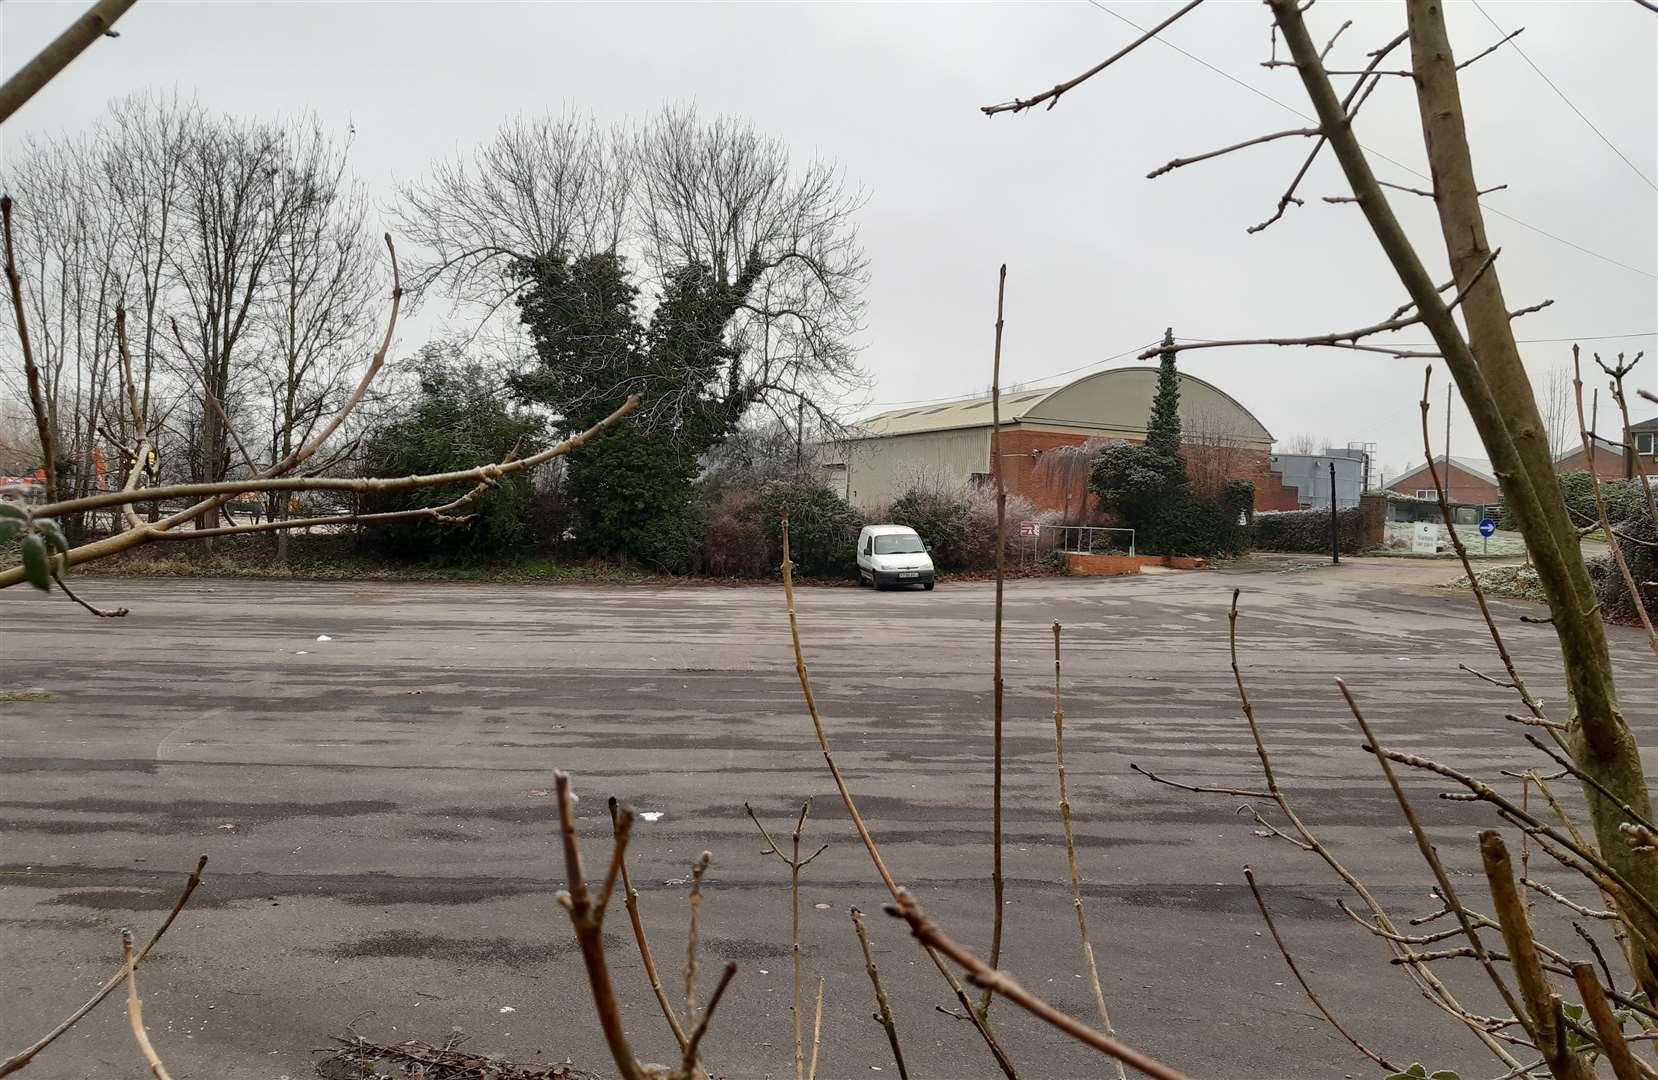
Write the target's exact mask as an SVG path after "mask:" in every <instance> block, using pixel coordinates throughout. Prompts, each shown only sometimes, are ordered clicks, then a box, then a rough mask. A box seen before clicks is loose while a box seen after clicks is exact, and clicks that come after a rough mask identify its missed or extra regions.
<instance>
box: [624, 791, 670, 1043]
mask: <svg viewBox="0 0 1658 1080" xmlns="http://www.w3.org/2000/svg"><path fill="white" fill-rule="evenodd" d="M610 823H611V828H612V830H613V831H614V832H615V834H616V841H617V842H618V843H620V842H621V839H622V830H621V819H620V816H619V815H618V813H617V804H616V797H615V796H614V795H613V796H611V798H610ZM616 858H617V864H618V867H619V869H620V870H621V872H622V904H623V906H625V907H626V908H627V913H628V921H629V922H630V923H632V924H633V940H634V942H635V944H637V945H638V946H639V960H640V962H641V963H642V964H644V966H645V977H646V978H647V979H649V980H650V984H651V993H653V994H655V995H656V1004H657V1006H658V1007H659V1008H661V1010H662V1016H663V1018H664V1019H666V1020H667V1021H668V1027H670V1028H671V1029H673V1033H674V1042H676V1043H678V1044H679V1048H680V1049H681V1050H684V1049H685V1041H686V1036H685V1029H684V1028H683V1027H681V1026H680V1023H679V1017H677V1016H675V1015H674V1010H673V1006H671V1005H669V1004H668V995H667V993H666V992H665V991H664V990H663V989H662V980H661V979H660V978H659V977H658V976H657V974H656V963H655V961H653V960H652V959H651V946H650V942H649V941H648V940H647V939H646V937H645V921H644V919H643V918H642V917H641V916H640V914H639V894H638V893H637V892H635V891H634V888H633V879H632V878H631V877H629V876H628V864H627V852H626V850H625V849H624V850H622V851H620V852H618V854H617V857H616Z"/></svg>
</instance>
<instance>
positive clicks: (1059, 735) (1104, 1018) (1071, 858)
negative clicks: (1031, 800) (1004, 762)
mask: <svg viewBox="0 0 1658 1080" xmlns="http://www.w3.org/2000/svg"><path fill="white" fill-rule="evenodd" d="M1060 631H1061V627H1060V625H1059V623H1057V622H1056V623H1054V758H1055V760H1056V761H1057V763H1058V768H1059V821H1060V824H1061V825H1062V826H1064V830H1065V861H1066V862H1067V863H1069V864H1070V868H1071V905H1072V906H1073V907H1074V908H1076V912H1077V931H1078V932H1079V933H1080V934H1081V935H1082V959H1083V962H1084V963H1085V964H1086V965H1087V967H1088V985H1089V988H1090V989H1092V990H1093V992H1094V1006H1095V1007H1096V1008H1098V1009H1099V1011H1100V1027H1101V1028H1102V1029H1103V1030H1104V1031H1105V1033H1106V1034H1107V1035H1109V1036H1111V1037H1112V1038H1113V1039H1114V1038H1116V1037H1117V1032H1116V1029H1115V1028H1113V1027H1112V1026H1111V1012H1110V1010H1108V1009H1107V1008H1106V1006H1105V990H1104V989H1103V988H1102V987H1101V986H1100V970H1099V966H1098V965H1097V964H1095V963H1094V944H1093V942H1091V941H1089V940H1088V915H1087V914H1086V913H1085V912H1084V911H1083V907H1082V873H1081V871H1080V870H1079V869H1078V868H1077V844H1076V837H1075V834H1074V830H1073V829H1072V826H1071V799H1070V795H1069V793H1068V792H1067V790H1066V785H1065V710H1064V708H1063V707H1062V705H1061V702H1060V694H1059V689H1060V682H1059V635H1060ZM1147 775H1148V776H1149V775H1151V774H1150V773H1147ZM1114 1064H1115V1065H1116V1066H1117V1076H1118V1077H1119V1078H1123V1080H1126V1076H1127V1074H1126V1073H1124V1072H1123V1063H1122V1062H1121V1061H1115V1062H1114Z"/></svg>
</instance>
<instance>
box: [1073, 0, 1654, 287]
mask: <svg viewBox="0 0 1658 1080" xmlns="http://www.w3.org/2000/svg"><path fill="white" fill-rule="evenodd" d="M1088 2H1089V3H1090V4H1092V5H1093V6H1094V7H1097V8H1099V9H1100V10H1101V11H1103V12H1105V13H1106V14H1107V15H1110V16H1111V17H1112V18H1114V19H1117V20H1119V21H1120V22H1124V23H1127V24H1128V25H1129V26H1132V27H1134V29H1136V30H1139V31H1140V32H1141V33H1145V28H1144V27H1143V26H1141V25H1140V24H1139V23H1137V22H1135V21H1134V20H1133V19H1130V18H1129V17H1128V16H1126V15H1122V14H1119V13H1118V12H1116V11H1113V10H1112V9H1111V8H1108V7H1106V6H1105V5H1104V4H1102V3H1100V0H1088ZM1156 40H1157V41H1158V42H1159V43H1160V44H1163V45H1167V46H1168V47H1169V48H1171V49H1173V50H1174V51H1175V52H1177V53H1179V54H1180V55H1181V56H1184V57H1186V58H1187V59H1188V60H1193V61H1195V62H1197V63H1199V64H1202V65H1203V66H1204V67H1206V68H1208V69H1209V70H1210V71H1213V72H1214V73H1215V74H1216V75H1219V76H1220V77H1221V78H1223V79H1226V80H1227V81H1229V82H1232V83H1236V84H1237V85H1238V86H1241V87H1243V88H1244V89H1245V90H1248V91H1249V92H1250V93H1251V94H1254V95H1255V96H1256V97H1258V98H1262V99H1264V100H1266V101H1270V102H1272V103H1273V104H1274V105H1276V106H1278V107H1279V108H1280V109H1283V110H1285V111H1287V112H1289V113H1292V114H1294V115H1295V116H1299V117H1300V118H1301V119H1303V120H1306V121H1308V122H1311V123H1316V122H1317V121H1316V119H1315V118H1314V117H1312V116H1309V115H1307V114H1306V113H1304V112H1302V111H1301V110H1300V109H1297V108H1296V107H1295V106H1294V105H1291V104H1289V103H1288V102H1286V101H1283V100H1281V99H1279V98H1275V97H1273V96H1272V95H1271V94H1269V93H1267V92H1266V91H1264V90H1261V89H1259V88H1257V87H1254V86H1251V85H1249V84H1248V83H1246V82H1244V81H1243V80H1242V79H1240V78H1238V77H1237V76H1236V75H1233V74H1232V73H1231V72H1228V71H1223V70H1221V69H1220V68H1218V67H1216V66H1215V65H1213V64H1211V63H1210V62H1209V61H1207V60H1205V59H1203V58H1202V57H1201V56H1197V55H1195V54H1193V53H1189V52H1187V51H1186V50H1185V49H1182V48H1181V47H1180V46H1179V45H1176V44H1175V43H1174V42H1172V41H1169V40H1167V39H1165V38H1161V37H1159V38H1157V39H1156ZM1528 63H1529V61H1528ZM1539 74H1541V73H1539ZM1568 104H1569V103H1568ZM1359 145H1360V146H1361V147H1363V149H1364V151H1365V153H1367V154H1370V155H1372V156H1374V157H1377V158H1380V159H1381V160H1383V161H1385V162H1387V163H1388V164H1390V165H1393V166H1394V167H1396V168H1399V169H1403V170H1404V171H1405V172H1408V173H1410V174H1411V175H1412V176H1414V177H1416V178H1417V179H1419V180H1426V181H1428V182H1429V183H1432V182H1433V177H1431V176H1429V175H1428V174H1427V173H1424V172H1422V171H1420V170H1418V169H1415V168H1412V167H1411V166H1409V165H1406V164H1405V163H1404V162H1402V161H1400V160H1398V159H1397V158H1393V157H1389V156H1388V155H1386V154H1384V153H1382V152H1381V151H1380V150H1376V149H1373V148H1371V147H1369V146H1364V144H1363V143H1360V144H1359ZM1614 149H1615V148H1614ZM1619 156H1622V155H1619ZM1480 205H1481V206H1482V207H1484V208H1485V209H1486V210H1487V211H1488V212H1490V213H1493V214H1496V215H1497V216H1498V217H1500V218H1503V219H1504V220H1506V221H1511V222H1513V223H1514V224H1516V225H1519V226H1520V227H1522V228H1525V229H1530V230H1531V231H1532V232H1534V233H1536V234H1537V235H1539V236H1544V237H1547V238H1548V239H1550V240H1553V241H1555V242H1556V243H1558V244H1564V245H1565V246H1567V247H1569V248H1572V249H1573V250H1576V251H1580V252H1582V253H1583V254H1585V255H1589V256H1591V257H1593V258H1596V259H1599V260H1600V261H1601V262H1604V263H1610V264H1611V265H1613V266H1616V267H1618V268H1619V269H1620V270H1628V271H1630V272H1631V273H1635V274H1640V275H1641V276H1642V277H1647V278H1651V279H1653V280H1654V281H1658V274H1654V273H1653V272H1652V271H1650V270H1642V269H1641V268H1640V267H1638V266H1631V265H1630V264H1629V263H1626V262H1621V261H1619V260H1617V259H1614V258H1612V257H1611V256H1610V255H1602V254H1601V253H1600V252H1598V251H1594V250H1592V249H1590V248H1586V247H1584V246H1583V245H1582V244H1579V243H1575V242H1573V241H1571V240H1567V239H1566V238H1565V237H1563V236H1556V235H1555V234H1554V233H1551V232H1549V231H1548V230H1547V229H1542V228H1539V227H1538V226H1536V225H1533V224H1531V223H1530V222H1529V221H1522V220H1521V219H1520V218H1517V217H1515V216H1514V215H1513V214H1510V213H1507V212H1505V211H1502V210H1499V209H1497V208H1496V207H1495V206H1492V205H1490V204H1488V203H1486V202H1484V201H1481V203H1480Z"/></svg>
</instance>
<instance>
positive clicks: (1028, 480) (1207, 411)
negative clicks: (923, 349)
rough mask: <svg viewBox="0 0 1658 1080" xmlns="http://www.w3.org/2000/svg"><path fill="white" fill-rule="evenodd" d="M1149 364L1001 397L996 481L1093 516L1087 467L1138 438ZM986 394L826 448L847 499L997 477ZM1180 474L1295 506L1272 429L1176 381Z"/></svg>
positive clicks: (1210, 393)
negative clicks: (1238, 483) (1250, 488)
mask: <svg viewBox="0 0 1658 1080" xmlns="http://www.w3.org/2000/svg"><path fill="white" fill-rule="evenodd" d="M1156 384H1157V369H1156V368H1154V367H1136V368H1115V369H1112V370H1109V371H1101V372H1096V373H1095V374H1092V375H1087V376H1084V377H1083V378H1080V379H1077V380H1076V381H1075V382H1071V383H1068V384H1066V385H1065V386H1061V387H1057V388H1053V389H1047V390H1017V391H1010V392H1006V393H1004V394H1003V395H1002V398H1001V402H1000V418H1001V444H1002V445H1001V449H1002V462H1001V466H1002V471H1003V478H1004V479H1005V481H1006V484H1007V490H1008V492H1009V494H1012V495H1017V496H1020V497H1022V498H1025V499H1028V500H1030V502H1031V503H1032V504H1034V505H1035V506H1036V507H1037V509H1039V510H1044V511H1050V512H1055V513H1058V514H1060V515H1062V516H1063V517H1064V518H1066V519H1067V520H1068V521H1072V522H1081V521H1084V520H1087V519H1088V518H1089V517H1091V516H1092V514H1093V505H1094V499H1093V497H1092V495H1091V494H1090V493H1089V491H1088V464H1089V461H1090V459H1091V458H1092V457H1093V455H1094V453H1096V452H1097V450H1098V449H1099V448H1100V447H1102V446H1105V445H1108V444H1110V443H1112V442H1140V441H1142V440H1144V438H1145V435H1146V431H1145V425H1146V420H1147V418H1148V417H1149V415H1150V413H1151V400H1152V396H1153V394H1154V393H1155V391H1156ZM990 413H991V408H990V399H989V398H969V399H964V400H961V401H951V402H943V403H927V404H922V405H917V406H913V407H910V408H903V409H895V410H891V411H888V412H884V413H881V414H879V415H877V416H873V417H870V418H869V419H867V420H865V421H863V422H862V423H860V424H859V425H857V427H856V428H855V429H854V432H853V434H852V436H851V437H850V438H847V439H845V440H842V441H839V442H836V443H831V444H825V445H824V446H823V447H821V448H820V450H819V453H820V459H821V461H822V463H823V464H824V465H825V466H826V467H827V468H831V469H834V470H836V471H837V473H838V474H839V476H840V479H839V480H838V481H837V483H844V484H845V490H846V492H847V498H848V499H849V500H850V501H851V502H853V503H854V504H855V505H858V506H860V507H863V508H865V509H873V508H875V507H879V506H882V505H885V504H887V503H890V502H892V501H893V500H894V499H896V498H898V497H899V496H901V495H903V494H904V492H906V491H908V490H909V489H910V488H912V487H915V486H918V485H919V486H928V485H938V484H946V485H951V484H963V483H974V482H981V483H982V482H983V481H985V480H988V479H989V478H990V477H991V476H992V475H994V468H995V466H994V464H993V463H992V461H991V448H990V443H991V438H990V436H991V423H990V420H991V416H990ZM1180 417H1181V425H1182V428H1183V430H1184V432H1185V436H1186V439H1185V446H1184V450H1183V453H1184V456H1185V458H1186V462H1187V474H1188V475H1189V476H1190V477H1191V478H1192V482H1193V486H1194V487H1195V488H1197V489H1198V490H1200V491H1216V490H1218V489H1219V488H1220V487H1222V486H1223V485H1224V484H1225V482H1226V481H1228V480H1248V481H1250V482H1251V483H1253V484H1254V485H1255V506H1256V509H1259V510H1277V509H1290V510H1293V509H1295V508H1296V506H1297V502H1296V494H1295V491H1294V489H1293V488H1285V487H1284V485H1283V484H1282V483H1281V482H1280V478H1279V477H1278V476H1277V475H1276V474H1274V473H1273V471H1272V466H1271V457H1272V433H1271V432H1269V431H1267V429H1266V428H1265V427H1264V426H1262V424H1261V422H1260V421H1259V420H1257V419H1255V417H1254V415H1253V414H1251V413H1250V412H1249V410H1248V409H1246V408H1244V406H1243V405H1242V404H1240V403H1239V402H1238V401H1237V400H1236V399H1235V398H1233V397H1232V396H1231V395H1230V394H1227V393H1226V392H1225V391H1223V390H1221V389H1220V388H1219V387H1216V386H1214V385H1212V384H1210V383H1207V382H1205V381H1203V380H1202V379H1198V378H1195V377H1193V376H1191V375H1186V374H1184V373H1182V374H1181V375H1180Z"/></svg>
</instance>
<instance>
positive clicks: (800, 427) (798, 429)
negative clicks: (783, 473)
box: [794, 401, 806, 484]
mask: <svg viewBox="0 0 1658 1080" xmlns="http://www.w3.org/2000/svg"><path fill="white" fill-rule="evenodd" d="M805 442H806V403H805V402H804V401H802V402H800V403H799V406H798V409H797V411H796V413H795V422H794V482H795V483H796V484H798V483H800V463H801V456H802V451H803V450H804V448H805Z"/></svg>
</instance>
